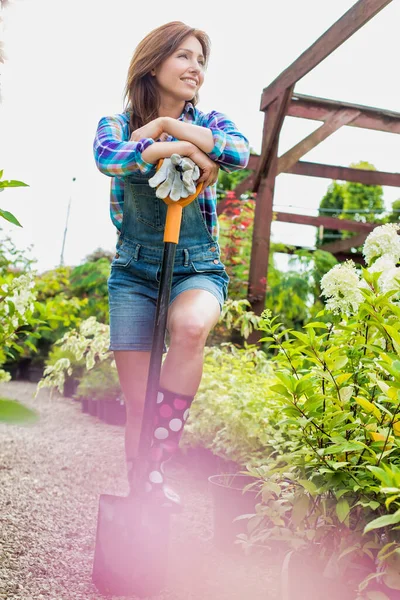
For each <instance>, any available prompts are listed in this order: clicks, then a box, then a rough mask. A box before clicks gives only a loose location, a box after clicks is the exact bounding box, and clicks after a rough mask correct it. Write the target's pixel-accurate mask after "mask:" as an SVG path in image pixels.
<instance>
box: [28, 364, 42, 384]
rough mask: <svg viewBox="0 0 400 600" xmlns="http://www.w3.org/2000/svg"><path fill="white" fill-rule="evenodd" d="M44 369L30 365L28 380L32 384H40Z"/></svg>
mask: <svg viewBox="0 0 400 600" xmlns="http://www.w3.org/2000/svg"><path fill="white" fill-rule="evenodd" d="M43 371H44V368H43V367H40V366H32V365H30V367H29V369H28V378H29V381H31V382H32V383H38V382H39V381H40V380H41V379H42V377H43Z"/></svg>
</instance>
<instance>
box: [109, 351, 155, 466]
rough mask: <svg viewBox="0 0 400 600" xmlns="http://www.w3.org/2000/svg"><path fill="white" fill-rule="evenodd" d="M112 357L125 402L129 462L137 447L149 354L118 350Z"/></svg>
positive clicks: (126, 446)
mask: <svg viewBox="0 0 400 600" xmlns="http://www.w3.org/2000/svg"><path fill="white" fill-rule="evenodd" d="M114 356H115V362H116V364H117V369H118V376H119V381H120V384H121V388H122V391H123V393H124V397H125V402H126V426H125V454H126V458H127V460H131V459H132V458H134V457H135V456H136V455H137V452H138V447H139V438H140V430H141V426H142V417H143V407H144V400H145V396H146V386H147V377H148V373H149V364H150V352H133V351H131V350H129V351H128V350H118V351H116V352H114Z"/></svg>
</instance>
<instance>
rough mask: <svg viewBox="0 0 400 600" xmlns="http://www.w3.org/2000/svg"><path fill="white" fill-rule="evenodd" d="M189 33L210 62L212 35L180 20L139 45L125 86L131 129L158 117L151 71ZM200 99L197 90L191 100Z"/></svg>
mask: <svg viewBox="0 0 400 600" xmlns="http://www.w3.org/2000/svg"><path fill="white" fill-rule="evenodd" d="M188 35H194V36H195V37H196V38H197V39H198V40H199V42H200V44H201V47H202V49H203V54H204V59H205V63H206V65H207V62H208V58H209V55H210V46H211V43H210V38H209V37H208V35H207V34H206V33H205V32H204V31H200V30H199V29H194V28H193V27H189V25H185V23H182V22H181V21H172V22H171V23H166V24H165V25H161V27H157V29H153V31H151V32H150V33H149V34H147V36H146V37H145V38H144V39H143V40H142V41H141V42H140V43H139V44H138V46H137V47H136V49H135V52H134V54H133V57H132V60H131V62H130V65H129V70H128V77H127V81H126V86H125V110H127V111H129V112H130V113H131V115H130V128H131V131H134V130H135V129H138V128H139V127H143V125H146V123H149V122H150V121H152V120H153V119H155V118H157V116H158V109H159V105H160V96H159V92H158V89H157V83H156V82H155V78H154V77H152V76H151V74H150V73H151V71H152V69H155V68H156V67H158V65H159V64H161V63H162V62H163V61H164V60H165V59H166V58H168V57H169V56H171V54H172V53H173V52H175V50H176V49H177V48H178V47H179V44H180V43H181V42H182V40H183V39H184V38H185V37H186V36H188ZM198 101H199V98H198V92H196V94H195V96H194V97H193V99H192V100H191V102H192V104H193V105H194V106H195V105H196V104H197V102H198Z"/></svg>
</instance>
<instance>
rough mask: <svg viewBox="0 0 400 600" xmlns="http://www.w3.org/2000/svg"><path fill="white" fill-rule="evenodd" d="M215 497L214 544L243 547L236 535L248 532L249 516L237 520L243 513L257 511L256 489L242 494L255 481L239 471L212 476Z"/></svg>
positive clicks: (232, 548)
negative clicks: (236, 542)
mask: <svg viewBox="0 0 400 600" xmlns="http://www.w3.org/2000/svg"><path fill="white" fill-rule="evenodd" d="M208 481H209V488H210V491H211V495H212V500H213V524H214V544H215V546H216V547H217V548H219V549H220V550H223V551H224V552H226V551H231V552H232V551H234V550H240V551H241V547H240V545H239V544H235V541H236V539H237V535H239V534H240V533H246V531H247V523H248V520H247V519H241V520H239V521H235V519H236V518H237V517H239V516H241V515H245V514H253V513H255V507H256V504H257V503H258V502H260V499H259V497H257V491H258V490H257V489H251V490H248V491H247V492H245V493H243V489H244V488H245V487H246V486H247V485H249V484H250V483H253V482H255V481H256V479H254V478H253V477H251V476H250V475H244V474H239V473H232V474H223V475H211V477H209V478H208Z"/></svg>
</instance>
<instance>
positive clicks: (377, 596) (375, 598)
mask: <svg viewBox="0 0 400 600" xmlns="http://www.w3.org/2000/svg"><path fill="white" fill-rule="evenodd" d="M367 598H368V600H390V598H389V596H386V594H384V593H383V592H376V591H375V592H372V591H371V592H367Z"/></svg>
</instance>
